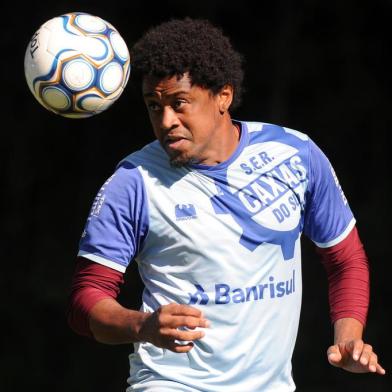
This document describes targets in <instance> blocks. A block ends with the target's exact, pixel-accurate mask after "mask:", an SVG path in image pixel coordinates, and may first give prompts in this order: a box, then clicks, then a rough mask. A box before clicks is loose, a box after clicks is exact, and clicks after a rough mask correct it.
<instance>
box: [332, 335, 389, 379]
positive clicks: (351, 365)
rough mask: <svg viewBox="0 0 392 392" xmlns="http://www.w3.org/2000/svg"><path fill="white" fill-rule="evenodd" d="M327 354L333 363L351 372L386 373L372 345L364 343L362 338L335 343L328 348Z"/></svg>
mask: <svg viewBox="0 0 392 392" xmlns="http://www.w3.org/2000/svg"><path fill="white" fill-rule="evenodd" d="M327 354H328V361H329V363H330V364H331V365H333V366H336V367H340V368H342V369H345V370H347V371H349V372H353V373H367V372H372V373H378V374H385V370H384V369H383V368H382V367H381V365H380V364H379V363H378V358H377V354H376V353H375V352H374V351H373V348H372V346H370V345H369V344H366V343H364V342H363V340H362V339H356V340H350V341H348V342H345V343H338V344H335V345H333V346H331V347H329V348H328V352H327Z"/></svg>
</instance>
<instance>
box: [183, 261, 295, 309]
mask: <svg viewBox="0 0 392 392" xmlns="http://www.w3.org/2000/svg"><path fill="white" fill-rule="evenodd" d="M194 286H195V288H196V291H195V292H193V293H188V295H189V302H188V305H196V304H198V305H207V304H208V302H209V301H210V299H211V300H213V301H214V303H215V304H216V305H226V304H229V303H235V304H238V303H243V302H249V301H262V300H271V299H275V298H277V299H279V298H282V297H285V296H288V295H291V294H293V293H295V270H294V269H293V272H292V274H291V277H290V278H289V279H287V280H276V279H275V277H274V276H270V277H269V278H268V281H267V282H264V283H260V284H257V285H255V286H249V287H235V288H233V287H231V286H230V285H229V284H227V283H216V284H215V286H214V291H212V292H211V293H210V295H208V293H207V292H206V291H205V290H204V288H203V287H202V286H201V285H200V284H194Z"/></svg>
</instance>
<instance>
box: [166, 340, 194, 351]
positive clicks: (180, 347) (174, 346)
mask: <svg viewBox="0 0 392 392" xmlns="http://www.w3.org/2000/svg"><path fill="white" fill-rule="evenodd" d="M193 346H194V345H193V343H192V342H189V343H187V344H178V343H176V342H171V343H169V344H168V347H167V348H168V349H169V350H170V351H173V352H175V353H187V352H188V351H190V350H192V348H193Z"/></svg>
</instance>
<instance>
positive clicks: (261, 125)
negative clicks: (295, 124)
mask: <svg viewBox="0 0 392 392" xmlns="http://www.w3.org/2000/svg"><path fill="white" fill-rule="evenodd" d="M241 123H242V124H244V125H245V126H246V129H247V131H248V133H249V135H250V137H251V138H262V139H265V138H266V137H269V138H271V139H281V138H285V137H287V138H291V137H292V136H294V137H295V138H296V139H299V140H301V141H308V140H309V136H308V135H307V134H306V133H304V132H301V131H298V130H296V129H292V128H289V127H286V126H283V125H278V124H272V123H268V122H262V121H241Z"/></svg>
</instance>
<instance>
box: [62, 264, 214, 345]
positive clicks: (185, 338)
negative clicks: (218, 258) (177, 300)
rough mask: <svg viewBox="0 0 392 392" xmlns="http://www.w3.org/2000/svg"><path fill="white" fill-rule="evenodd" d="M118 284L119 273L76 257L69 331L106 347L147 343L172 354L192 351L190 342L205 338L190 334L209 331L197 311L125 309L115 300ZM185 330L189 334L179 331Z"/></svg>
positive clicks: (185, 308) (169, 307)
mask: <svg viewBox="0 0 392 392" xmlns="http://www.w3.org/2000/svg"><path fill="white" fill-rule="evenodd" d="M121 283H123V279H122V273H120V272H118V271H114V270H112V269H111V268H109V267H106V266H104V265H100V264H97V263H95V262H92V261H90V260H87V259H85V258H83V257H79V258H78V262H77V267H76V269H75V273H74V276H73V279H72V285H71V295H70V299H69V307H68V322H69V324H70V326H71V328H72V329H73V330H74V331H75V332H77V333H79V334H82V335H86V336H90V337H93V338H95V339H96V340H97V341H99V342H102V343H106V344H122V343H134V342H139V341H147V342H151V343H152V344H154V345H155V346H157V347H161V348H167V349H169V350H172V351H174V352H187V351H189V350H191V349H192V347H193V343H192V341H194V340H197V339H201V338H202V337H203V336H204V331H201V330H197V331H190V330H189V329H195V328H197V327H208V325H209V324H208V321H207V320H206V319H205V318H204V317H203V314H202V312H201V311H200V310H198V309H196V308H194V307H191V306H187V305H179V304H169V305H164V306H161V307H160V308H158V309H157V310H156V311H155V312H154V313H146V312H140V311H136V310H131V309H127V308H124V307H123V306H122V305H120V304H119V303H118V302H117V300H116V297H117V295H118V293H119V290H120V289H119V285H120V284H121ZM184 327H185V328H187V329H188V330H181V329H179V328H182V329H183V328H184ZM179 341H182V342H181V343H180V342H179Z"/></svg>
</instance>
